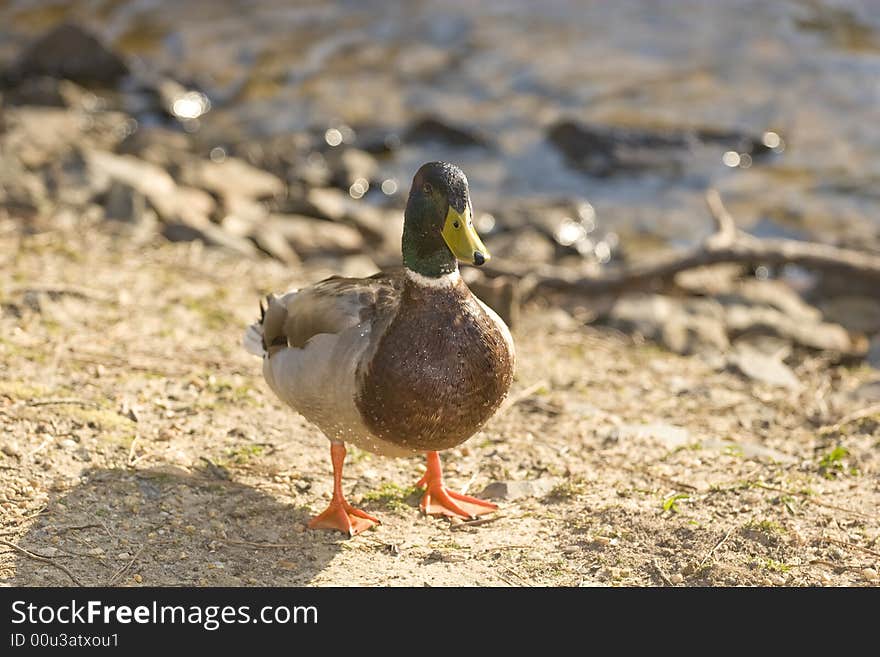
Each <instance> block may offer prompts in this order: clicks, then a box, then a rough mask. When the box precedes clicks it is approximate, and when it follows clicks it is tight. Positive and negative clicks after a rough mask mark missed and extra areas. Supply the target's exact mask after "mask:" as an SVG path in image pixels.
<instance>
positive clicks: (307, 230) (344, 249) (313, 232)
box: [267, 214, 364, 258]
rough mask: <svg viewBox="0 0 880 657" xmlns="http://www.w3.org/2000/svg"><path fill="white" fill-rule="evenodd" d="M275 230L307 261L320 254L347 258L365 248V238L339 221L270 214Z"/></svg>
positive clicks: (268, 223) (271, 224)
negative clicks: (346, 256)
mask: <svg viewBox="0 0 880 657" xmlns="http://www.w3.org/2000/svg"><path fill="white" fill-rule="evenodd" d="M267 225H270V226H271V227H272V229H273V230H275V231H276V232H278V233H279V234H280V235H283V236H284V238H285V239H286V240H287V242H288V243H289V244H290V245H291V246H292V247H293V250H294V251H296V252H297V253H298V254H300V255H301V256H302V257H304V258H308V257H312V256H320V255H328V254H333V255H347V254H354V253H359V252H360V251H362V250H363V249H364V239H363V237H362V236H361V234H360V232H359V231H357V230H356V229H355V228H352V227H351V226H347V225H345V224H343V223H339V222H335V221H323V220H321V219H313V218H311V217H304V216H302V215H289V214H287V215H282V214H274V215H270V217H269V219H268V220H267Z"/></svg>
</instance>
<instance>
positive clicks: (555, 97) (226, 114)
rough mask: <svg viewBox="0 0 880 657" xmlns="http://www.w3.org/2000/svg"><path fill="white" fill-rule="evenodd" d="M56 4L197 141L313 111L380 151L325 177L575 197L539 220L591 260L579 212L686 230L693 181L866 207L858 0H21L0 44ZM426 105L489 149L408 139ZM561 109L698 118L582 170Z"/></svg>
mask: <svg viewBox="0 0 880 657" xmlns="http://www.w3.org/2000/svg"><path fill="white" fill-rule="evenodd" d="M62 18H68V19H69V18H79V19H80V20H83V21H85V22H86V23H88V24H90V25H92V26H94V27H96V28H97V29H98V31H99V32H100V33H101V34H102V35H103V36H104V37H105V38H106V39H108V40H109V41H110V42H111V43H114V44H115V45H116V46H118V47H120V48H122V49H123V50H125V51H126V52H127V53H128V54H129V55H130V56H134V57H136V58H141V59H143V61H144V63H145V68H149V69H152V70H158V71H162V72H163V73H165V74H167V75H169V77H172V78H174V79H175V80H179V81H182V82H185V84H183V85H182V91H181V92H180V93H178V94H177V95H175V96H173V100H172V101H171V104H170V109H169V112H170V113H171V114H172V115H173V116H174V117H176V118H177V119H178V120H180V121H181V122H182V125H183V127H184V128H185V129H186V130H188V131H194V130H198V131H199V137H200V139H203V140H204V141H205V143H206V144H208V145H216V144H218V143H224V144H230V145H233V144H236V143H239V142H243V143H248V144H250V143H253V142H255V141H257V140H260V139H263V138H267V137H271V136H273V135H279V134H289V133H291V132H293V131H311V132H310V134H312V135H314V136H315V137H316V141H317V142H318V143H320V149H322V150H324V151H326V152H327V156H328V157H329V156H330V153H331V152H333V151H335V150H337V149H342V148H345V147H348V146H351V145H355V146H357V147H358V148H361V149H363V150H367V151H368V152H370V153H373V154H374V155H375V156H376V157H379V158H381V170H380V171H379V173H378V175H377V177H376V178H371V180H370V181H367V180H366V178H364V179H363V180H361V179H360V176H358V177H357V179H351V178H349V179H347V180H346V181H345V182H344V186H343V187H342V189H343V190H345V189H347V190H348V193H349V194H350V195H351V196H352V197H354V198H364V197H366V198H365V201H367V200H369V201H370V202H372V201H373V199H375V198H378V199H379V200H383V198H384V200H386V201H388V202H395V201H399V200H400V199H399V194H398V192H399V190H398V186H399V184H400V183H398V181H408V180H409V179H411V176H412V172H413V171H415V170H416V168H417V167H418V166H419V165H420V164H421V163H423V162H425V161H428V160H436V159H450V160H453V161H456V162H458V163H459V164H460V165H462V166H464V167H465V169H466V171H467V173H468V178H469V180H470V182H471V187H472V194H473V197H474V201H475V204H478V205H479V206H480V208H482V209H484V210H486V211H491V212H492V213H493V214H494V215H495V216H497V217H498V218H499V222H500V221H501V219H502V218H503V216H504V210H505V208H506V206H508V205H509V204H510V203H512V202H514V201H516V200H519V199H523V198H529V199H534V198H539V199H541V198H547V199H552V198H558V197H564V198H568V199H584V198H586V199H589V202H590V204H591V207H593V208H594V216H593V218H592V222H593V223H592V227H591V226H590V221H588V220H587V219H586V218H585V217H584V216H580V214H579V213H573V214H572V216H571V217H570V219H571V222H572V224H571V225H570V226H568V227H565V228H563V227H561V226H560V228H559V233H558V235H556V236H554V237H553V239H554V240H556V241H557V243H558V244H562V243H563V242H569V246H572V247H574V248H576V249H577V250H578V251H579V252H580V251H589V250H590V248H588V247H590V246H591V248H592V251H591V253H592V254H593V256H594V257H596V258H599V259H600V260H601V259H602V258H603V257H604V254H605V251H606V246H610V245H609V244H608V243H607V242H604V241H603V239H598V238H597V237H596V236H595V233H596V225H597V216H601V222H602V224H601V228H602V229H604V230H607V229H608V228H609V227H610V228H612V229H614V232H616V233H618V234H619V233H625V234H626V235H627V236H630V235H632V234H644V233H650V234H652V235H659V236H661V237H663V238H664V239H667V240H671V241H676V242H678V241H686V240H695V239H698V238H699V231H700V230H701V227H702V222H703V220H704V218H705V211H704V208H703V202H702V192H703V189H704V188H705V187H707V186H709V185H712V186H715V187H719V188H721V190H722V192H725V193H728V192H729V193H732V194H734V195H735V196H736V197H737V198H739V199H746V200H743V201H741V202H740V203H739V204H738V207H737V209H738V212H739V215H738V219H739V218H741V219H742V221H744V222H756V221H759V220H760V219H761V218H762V216H763V215H764V214H766V208H767V207H770V206H777V207H776V210H777V211H778V212H780V213H784V214H787V215H795V216H799V217H803V219H802V221H804V222H806V221H809V222H819V225H821V227H822V230H823V231H826V232H829V231H834V230H836V229H837V227H840V228H841V230H843V224H844V223H846V222H848V221H849V222H854V221H874V222H877V221H880V219H878V217H880V211H878V209H880V208H878V199H877V196H876V179H877V178H878V177H880V131H877V130H876V128H875V127H874V126H875V124H876V116H875V115H876V107H877V86H876V80H878V79H880V58H878V57H877V56H876V44H877V43H880V39H878V34H880V13H878V12H877V11H876V7H875V3H872V2H867V1H866V0H835V2H833V3H831V2H823V1H820V0H809V1H808V2H779V3H762V2H757V1H755V0H730V1H729V2H723V3H722V2H717V3H707V2H705V1H704V0H683V1H682V2H679V3H674V4H673V3H657V2H648V1H641V2H640V1H638V0H621V1H620V2H615V3H602V2H593V3H584V2H581V1H579V0H554V1H553V2H550V3H540V4H538V3H531V2H527V1H526V0H511V1H510V2H505V3H471V2H466V1H465V0H451V1H445V2H440V1H439V0H413V1H412V2H407V3H406V4H405V5H403V4H401V5H399V6H398V8H397V10H396V11H392V10H389V8H388V5H386V4H384V3H381V4H380V3H374V2H366V3H345V4H343V5H337V4H334V3H330V2H323V1H320V0H310V1H307V2H303V3H295V4H291V3H289V2H287V1H286V0H263V1H261V2H260V3H253V4H249V5H248V8H247V11H242V10H241V7H240V6H239V5H237V4H233V3H211V2H207V1H206V0H199V1H197V2H192V3H174V2H170V0H152V1H151V2H148V3H142V2H139V1H136V0H119V1H118V2H113V3H103V2H92V1H89V0H82V1H80V2H73V3H65V4H61V3H57V4H51V3H44V2H36V1H30V2H28V1H23V2H22V1H20V2H15V3H6V4H4V5H3V7H2V8H0V61H9V60H10V58H12V57H13V56H14V55H15V53H16V52H18V47H19V45H20V44H21V43H24V42H26V41H27V40H28V39H29V38H31V37H32V36H33V35H34V34H37V33H40V32H42V31H44V30H45V29H46V28H47V27H48V25H49V24H53V23H54V22H55V21H58V20H60V19H62ZM138 34H143V35H144V37H143V38H139V37H138ZM194 89H201V90H203V92H202V91H195V90H194ZM209 98H210V99H212V100H213V101H214V102H213V103H211V102H210V101H209V100H208V99H209ZM425 116H432V117H437V119H438V120H440V121H443V122H446V123H447V124H448V125H449V126H458V127H461V128H462V129H463V130H464V131H465V133H466V134H471V135H479V136H481V138H482V136H484V135H485V136H487V137H488V138H489V141H490V142H491V146H492V147H491V148H465V147H462V146H460V145H457V144H456V143H453V141H449V140H447V141H446V142H442V141H441V142H439V143H438V142H437V141H433V142H432V141H426V142H417V141H407V139H406V135H407V133H408V130H409V128H411V127H412V126H413V125H414V124H416V123H417V121H418V120H419V118H420V117H425ZM562 119H571V120H575V121H578V122H581V123H585V124H593V125H599V126H606V127H608V126H610V127H613V128H615V129H619V128H626V129H632V128H637V129H641V130H644V131H658V130H659V131H660V132H662V131H663V130H667V129H672V130H676V131H680V132H686V131H689V130H690V131H692V132H693V131H695V130H696V131H697V133H699V129H703V128H706V129H709V131H706V132H703V133H702V136H699V135H698V137H697V138H695V139H694V140H693V141H692V142H691V143H688V145H687V148H686V149H684V151H685V152H684V155H682V156H676V157H670V156H668V154H664V153H660V154H658V152H657V150H656V149H654V150H653V151H652V150H651V147H648V148H642V150H641V151H638V149H636V148H634V147H633V146H632V145H627V144H623V145H622V146H621V148H622V149H623V150H624V151H627V149H629V151H628V152H627V153H625V154H626V155H629V156H633V151H635V159H634V160H633V159H632V157H631V158H630V161H636V162H639V163H641V162H644V161H647V162H648V163H649V164H650V163H652V162H654V163H656V162H660V163H663V164H667V165H670V166H668V167H667V170H666V171H665V172H658V171H655V170H651V169H650V168H649V170H648V171H646V172H645V171H644V170H643V171H642V173H641V174H639V175H634V174H633V173H632V172H623V173H622V174H621V173H620V172H619V171H615V172H614V174H615V177H614V179H610V178H603V179H601V180H599V179H596V178H595V177H594V176H591V175H589V174H588V173H587V174H585V173H584V172H583V171H578V170H576V169H575V168H573V167H571V166H569V165H568V164H567V163H566V161H565V159H564V158H563V157H562V156H561V154H560V153H559V152H558V150H557V149H556V148H554V147H553V145H552V144H550V143H548V140H547V130H548V127H549V126H550V125H552V124H554V123H555V122H558V121H560V120H562ZM711 131H714V135H715V137H714V138H713V137H712V133H711ZM736 134H744V135H753V136H754V142H755V143H754V146H753V145H750V144H745V145H743V144H739V143H723V144H722V143H721V141H719V139H718V136H719V135H721V136H722V137H725V138H729V137H730V136H731V135H736ZM401 135H403V138H401ZM713 139H715V141H713ZM318 143H316V144H314V145H313V146H314V147H315V148H317V147H318ZM757 147H760V149H763V153H760V152H759V151H758V150H756V148H757ZM211 152H212V159H213V158H214V157H215V155H214V154H213V153H214V151H211ZM236 152H238V151H237V149H236ZM765 154H766V155H770V156H772V157H766V156H765ZM216 157H222V155H220V154H219V151H218V152H217V155H216ZM303 157H304V158H306V156H305V155H303ZM612 164H613V162H612ZM302 167H303V171H301V172H300V175H301V176H302V177H303V178H304V179H311V180H317V181H325V180H328V179H329V175H330V174H329V172H328V166H327V162H326V161H325V159H324V155H323V154H322V153H320V152H317V151H316V152H313V153H311V154H308V155H307V158H306V159H305V160H304V163H303V164H302ZM792 171H794V172H797V175H789V174H788V173H786V172H792ZM618 174H620V175H618ZM829 179H833V180H834V181H835V184H834V185H828V184H820V183H824V182H826V181H827V180H829ZM370 182H372V183H374V186H375V187H376V188H377V189H378V190H381V192H382V194H381V195H380V194H373V193H370V191H371V190H370ZM832 188H833V189H832ZM840 189H846V193H841V192H839V191H835V190H840ZM748 199H752V201H751V202H750V201H748ZM844 218H846V219H844ZM806 228H807V231H808V232H810V231H812V230H813V227H806ZM493 229H494V226H493ZM829 239H834V234H833V232H829ZM603 244H605V246H602V245H603ZM610 248H611V250H612V251H613V246H610Z"/></svg>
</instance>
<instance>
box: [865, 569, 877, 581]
mask: <svg viewBox="0 0 880 657" xmlns="http://www.w3.org/2000/svg"><path fill="white" fill-rule="evenodd" d="M862 577H863V578H865V580H867V581H869V582H876V581H877V580H878V579H880V574H878V573H877V569H876V568H863V569H862Z"/></svg>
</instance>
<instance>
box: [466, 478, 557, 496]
mask: <svg viewBox="0 0 880 657" xmlns="http://www.w3.org/2000/svg"><path fill="white" fill-rule="evenodd" d="M553 485H554V483H553V481H551V480H549V479H535V480H532V481H494V482H492V483H491V484H489V485H488V486H486V487H485V488H484V489H483V491H482V492H481V493H480V495H479V497H488V498H491V499H498V500H517V499H521V498H525V497H541V496H543V495H546V494H547V493H549V492H550V491H551V490H552V489H553Z"/></svg>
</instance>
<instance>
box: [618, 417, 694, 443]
mask: <svg viewBox="0 0 880 657" xmlns="http://www.w3.org/2000/svg"><path fill="white" fill-rule="evenodd" d="M612 437H616V438H617V439H618V440H626V439H632V438H636V439H653V440H656V441H658V442H660V443H662V444H663V446H664V447H666V448H667V449H676V448H677V447H682V446H684V445H687V444H688V443H689V442H691V434H690V432H689V431H688V430H687V429H685V428H684V427H677V426H675V425H672V424H664V423H662V422H654V423H649V424H624V425H622V426H619V427H616V428H614V429H613V430H612Z"/></svg>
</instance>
